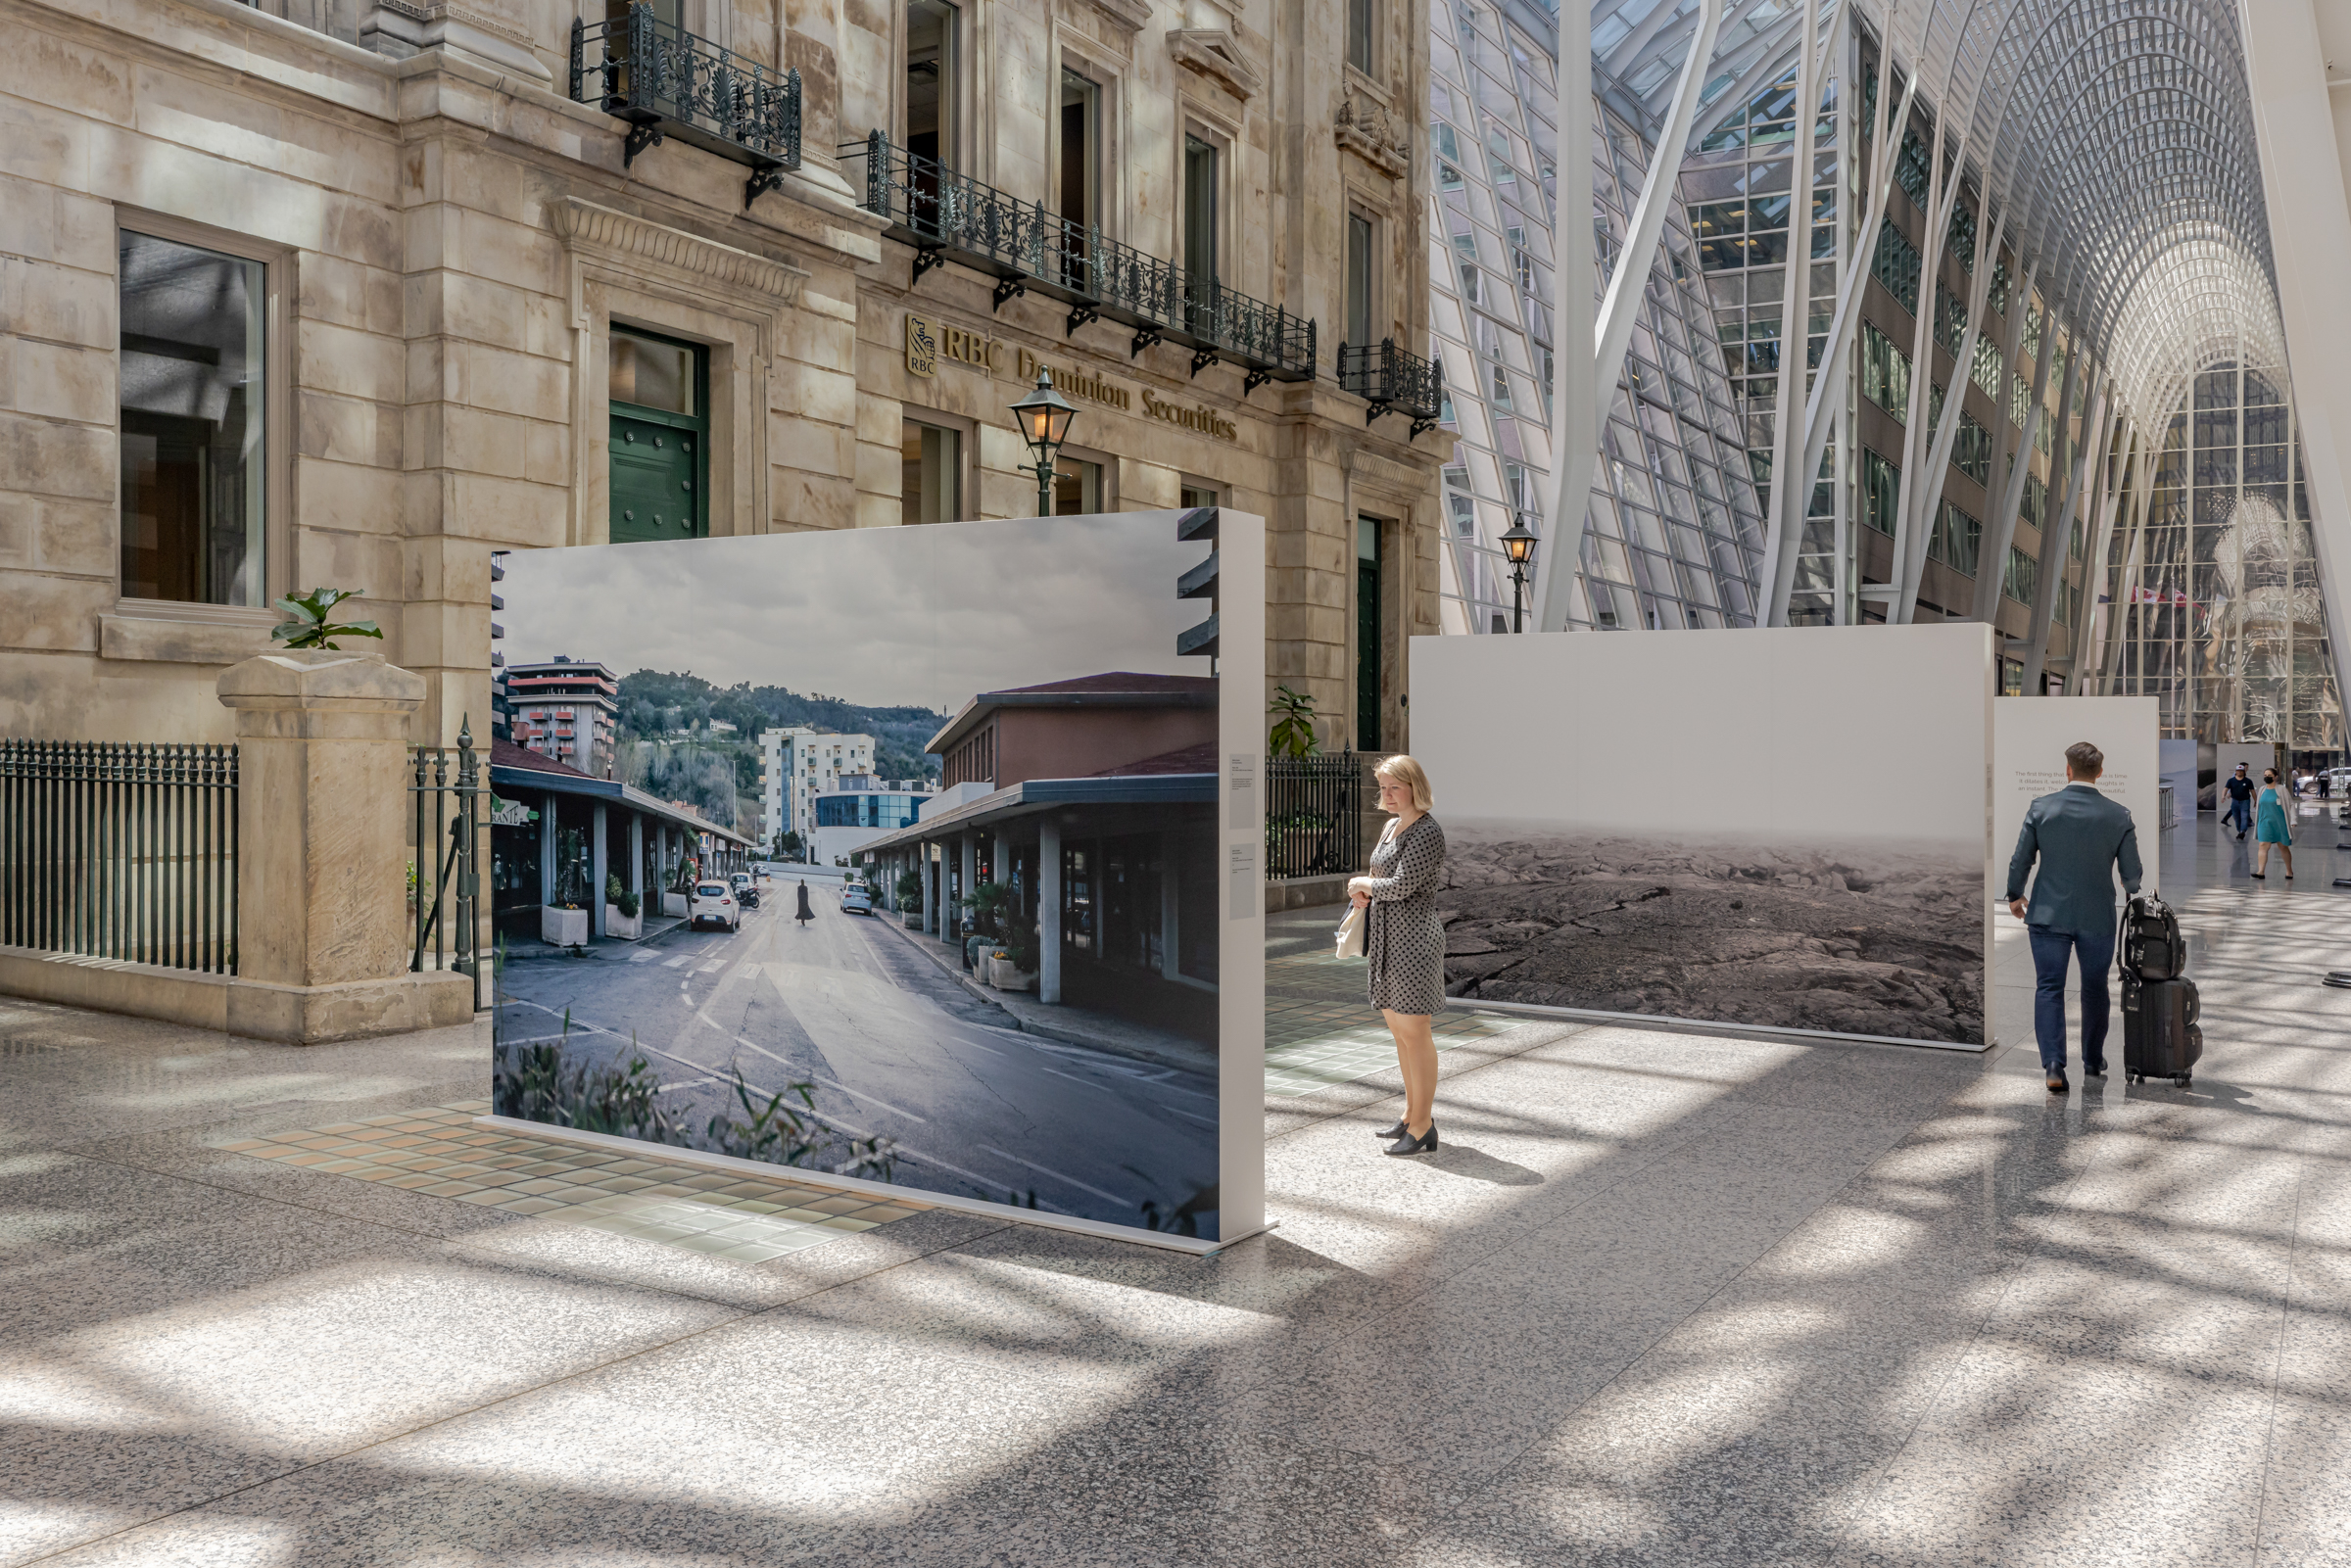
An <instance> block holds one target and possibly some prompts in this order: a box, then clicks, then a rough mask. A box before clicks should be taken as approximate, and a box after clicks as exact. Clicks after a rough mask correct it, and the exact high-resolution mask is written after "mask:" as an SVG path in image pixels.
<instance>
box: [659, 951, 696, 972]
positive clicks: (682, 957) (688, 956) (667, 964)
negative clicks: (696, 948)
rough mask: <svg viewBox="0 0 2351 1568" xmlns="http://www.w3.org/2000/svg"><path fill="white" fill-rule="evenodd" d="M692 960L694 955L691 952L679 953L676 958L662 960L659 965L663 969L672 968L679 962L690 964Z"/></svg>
mask: <svg viewBox="0 0 2351 1568" xmlns="http://www.w3.org/2000/svg"><path fill="white" fill-rule="evenodd" d="M693 962H694V955H693V954H692V953H680V954H679V955H678V956H677V957H676V958H671V959H664V960H662V962H661V967H662V968H663V969H665V970H674V969H676V968H677V967H678V966H679V965H680V964H691V963H693Z"/></svg>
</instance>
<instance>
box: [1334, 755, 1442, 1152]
mask: <svg viewBox="0 0 2351 1568" xmlns="http://www.w3.org/2000/svg"><path fill="white" fill-rule="evenodd" d="M1373 772H1374V775H1375V777H1376V778H1377V779H1378V781H1379V809H1380V810H1382V811H1384V812H1387V813H1388V814H1389V815H1390V816H1392V817H1394V818H1395V821H1393V822H1391V823H1389V824H1388V826H1387V830H1386V831H1385V832H1382V833H1381V834H1380V835H1379V844H1378V846H1377V847H1376V848H1374V849H1373V850H1372V851H1371V874H1370V875H1369V876H1367V877H1358V878H1356V879H1354V880H1352V881H1350V882H1349V883H1348V884H1347V897H1348V899H1349V900H1350V901H1351V902H1352V903H1354V905H1355V907H1356V908H1358V909H1361V910H1364V911H1365V912H1366V913H1365V921H1366V924H1367V927H1368V928H1367V930H1366V932H1365V935H1364V956H1365V957H1366V958H1367V959H1368V960H1369V961H1370V963H1369V968H1370V980H1371V1005H1372V1006H1373V1007H1375V1008H1378V1009H1379V1011H1380V1016H1381V1017H1382V1018H1384V1019H1386V1020H1387V1022H1388V1033H1390V1034H1391V1035H1393V1036H1395V1039H1396V1065H1397V1067H1398V1068H1399V1069H1402V1070H1403V1072H1404V1119H1403V1120H1401V1121H1399V1122H1397V1123H1396V1125H1394V1126H1392V1127H1390V1128H1388V1130H1387V1131H1385V1132H1383V1133H1381V1134H1380V1136H1381V1137H1383V1138H1392V1139H1394V1140H1395V1141H1394V1142H1393V1143H1391V1144H1389V1145H1388V1153H1390V1154H1392V1155H1422V1154H1427V1153H1429V1152H1431V1151H1432V1150H1434V1149H1435V1148H1436V1147H1437V1119H1436V1106H1437V1041H1436V1036H1435V1035H1434V1034H1433V1033H1432V1032H1430V1024H1431V1022H1433V1021H1434V1018H1435V1015H1436V1011H1437V1009H1438V1008H1440V1007H1443V1006H1444V1005H1445V927H1443V926H1441V925H1439V924H1438V923H1437V875H1438V873H1439V872H1441V871H1442V870H1444V867H1445V830H1444V829H1442V828H1440V827H1438V826H1437V819H1436V818H1434V817H1432V816H1430V815H1429V814H1428V813H1429V808H1430V807H1431V806H1433V805H1434V804H1435V803H1436V802H1435V800H1434V798H1433V797H1432V796H1431V795H1430V793H1429V788H1428V775H1427V773H1426V772H1424V771H1423V770H1422V769H1421V767H1420V764H1418V763H1417V762H1415V761H1414V760H1413V759H1412V758H1410V757H1407V756H1402V755H1399V756H1393V757H1390V758H1389V759H1388V760H1387V761H1385V762H1383V763H1381V764H1380V765H1379V766H1378V768H1376V769H1375V770H1373Z"/></svg>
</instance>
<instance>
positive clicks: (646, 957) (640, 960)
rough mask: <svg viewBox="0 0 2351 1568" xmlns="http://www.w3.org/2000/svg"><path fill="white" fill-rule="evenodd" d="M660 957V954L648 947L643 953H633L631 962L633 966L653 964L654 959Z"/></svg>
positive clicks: (630, 956)
mask: <svg viewBox="0 0 2351 1568" xmlns="http://www.w3.org/2000/svg"><path fill="white" fill-rule="evenodd" d="M660 956H661V955H660V954H659V953H656V952H654V951H653V950H652V949H651V948H649V947H648V948H646V949H644V950H643V951H642V952H636V953H631V954H630V955H629V962H630V963H632V964H648V963H650V962H652V961H653V960H654V959H656V958H659V957H660Z"/></svg>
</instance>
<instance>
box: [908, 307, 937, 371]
mask: <svg viewBox="0 0 2351 1568" xmlns="http://www.w3.org/2000/svg"><path fill="white" fill-rule="evenodd" d="M906 370H907V373H908V374H910V375H918V376H935V375H936V374H937V373H938V336H937V334H936V333H935V332H934V331H932V329H931V323H930V322H928V321H926V320H924V319H923V318H922V317H921V316H919V315H916V314H914V313H913V312H912V311H908V312H907V315H906Z"/></svg>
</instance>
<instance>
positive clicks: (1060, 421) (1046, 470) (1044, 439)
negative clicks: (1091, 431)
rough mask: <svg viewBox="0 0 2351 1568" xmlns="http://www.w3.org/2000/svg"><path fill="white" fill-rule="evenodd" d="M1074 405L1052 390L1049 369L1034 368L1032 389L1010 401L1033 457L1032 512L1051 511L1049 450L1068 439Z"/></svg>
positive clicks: (1048, 514) (1054, 448) (1051, 484)
mask: <svg viewBox="0 0 2351 1568" xmlns="http://www.w3.org/2000/svg"><path fill="white" fill-rule="evenodd" d="M1077 411H1078V405H1077V404H1074V403H1072V402H1070V400H1069V399H1067V398H1065V397H1063V396H1062V395H1061V394H1060V393H1058V392H1055V391H1054V390H1053V372H1052V371H1050V370H1047V369H1044V368H1042V367H1041V366H1040V367H1039V368H1038V370H1037V372H1036V390H1035V391H1033V392H1032V393H1030V394H1029V396H1028V397H1026V398H1023V399H1022V400H1021V401H1020V402H1018V403H1016V404H1013V405H1012V416H1013V417H1014V418H1015V419H1018V420H1019V421H1020V423H1021V439H1022V440H1023V441H1025V442H1027V443H1029V451H1031V452H1032V454H1033V455H1034V456H1035V458H1036V470H1035V472H1036V515H1037V516H1039V517H1050V516H1052V515H1053V454H1054V453H1055V452H1057V451H1060V450H1061V444H1062V443H1063V442H1064V441H1066V440H1068V439H1069V434H1070V416H1071V415H1072V414H1074V413H1076V412H1077Z"/></svg>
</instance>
